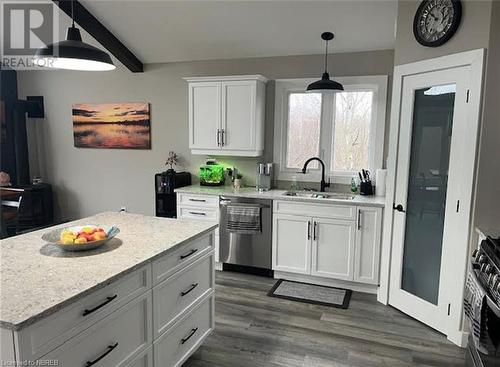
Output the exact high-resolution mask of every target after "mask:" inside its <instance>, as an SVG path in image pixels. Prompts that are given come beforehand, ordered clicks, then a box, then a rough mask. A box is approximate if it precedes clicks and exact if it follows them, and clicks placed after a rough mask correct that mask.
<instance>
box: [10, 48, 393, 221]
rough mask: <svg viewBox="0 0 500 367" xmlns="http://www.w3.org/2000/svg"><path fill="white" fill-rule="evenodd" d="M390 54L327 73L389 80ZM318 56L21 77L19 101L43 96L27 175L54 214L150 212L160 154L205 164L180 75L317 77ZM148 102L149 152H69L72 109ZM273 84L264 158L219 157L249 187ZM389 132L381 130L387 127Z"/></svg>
mask: <svg viewBox="0 0 500 367" xmlns="http://www.w3.org/2000/svg"><path fill="white" fill-rule="evenodd" d="M393 59H394V54H393V51H392V50H386V51H373V52H362V53H345V54H335V55H334V57H333V60H332V62H331V65H332V66H331V73H332V74H333V75H339V76H349V75H391V74H392V69H393ZM322 60H323V56H322V55H312V56H288V57H272V58H256V59H239V60H218V61H198V62H185V63H169V64H152V65H146V69H145V70H146V71H145V72H144V73H139V74H133V73H130V72H129V71H127V70H123V69H120V70H118V71H114V72H105V73H85V72H68V71H27V72H20V73H19V75H18V81H19V95H20V98H22V97H25V96H28V95H43V96H44V99H45V112H46V118H45V119H44V120H36V121H35V120H28V125H29V129H30V134H29V135H30V142H31V148H30V155H31V171H32V174H33V175H41V176H42V177H43V178H44V179H45V180H46V181H47V182H49V183H52V184H53V185H54V189H55V199H56V216H57V217H58V218H60V219H72V218H78V217H83V216H88V215H91V214H94V213H97V212H101V211H105V210H118V209H119V208H120V206H122V205H123V206H126V207H127V208H128V210H129V211H132V212H138V213H144V214H150V215H152V214H154V182H153V175H154V173H156V172H160V171H162V170H164V161H165V159H166V157H167V153H168V151H170V150H173V151H175V152H177V153H179V154H180V156H181V157H182V159H183V160H182V163H183V166H184V168H185V169H187V170H189V171H190V172H191V173H197V172H198V167H199V165H200V164H202V163H203V162H204V160H205V157H204V156H193V155H191V154H190V152H189V150H188V107H187V84H186V82H185V81H184V80H182V77H186V76H209V75H237V74H263V75H265V76H266V77H268V78H270V79H278V78H300V77H318V78H319V77H320V74H321V72H322V69H321V68H322ZM83 102H89V103H102V102H149V103H150V104H151V131H152V149H151V150H143V151H141V150H103V149H85V148H75V147H74V146H73V128H72V121H71V106H72V104H74V103H83ZM273 111H274V82H270V83H269V84H268V86H267V103H266V142H265V154H264V156H263V157H262V158H261V159H255V158H234V159H231V158H221V160H222V161H223V162H224V163H226V164H231V165H236V167H237V168H238V169H240V171H241V172H242V173H243V175H244V176H245V177H246V182H247V183H248V184H254V177H255V164H256V163H257V162H258V161H272V157H273V150H272V141H273V121H274V114H273ZM386 131H388V129H386Z"/></svg>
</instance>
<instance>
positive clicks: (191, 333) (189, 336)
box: [181, 328, 198, 344]
mask: <svg viewBox="0 0 500 367" xmlns="http://www.w3.org/2000/svg"><path fill="white" fill-rule="evenodd" d="M197 331H198V328H194V329H191V332H190V333H189V335H188V336H186V337H185V338H184V339H181V344H184V343H185V342H187V341H188V340H189V339H191V337H192V336H193V335H194V333H196V332H197Z"/></svg>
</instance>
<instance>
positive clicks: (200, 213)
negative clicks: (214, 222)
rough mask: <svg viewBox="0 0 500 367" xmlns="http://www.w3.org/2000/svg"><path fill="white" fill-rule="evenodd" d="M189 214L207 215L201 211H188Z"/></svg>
mask: <svg viewBox="0 0 500 367" xmlns="http://www.w3.org/2000/svg"><path fill="white" fill-rule="evenodd" d="M189 214H193V215H207V213H202V212H189Z"/></svg>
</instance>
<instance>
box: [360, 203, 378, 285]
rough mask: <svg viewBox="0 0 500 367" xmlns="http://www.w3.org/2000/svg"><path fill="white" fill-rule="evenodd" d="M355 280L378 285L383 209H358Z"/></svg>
mask: <svg viewBox="0 0 500 367" xmlns="http://www.w3.org/2000/svg"><path fill="white" fill-rule="evenodd" d="M357 213H358V222H357V231H356V249H355V256H354V258H355V260H354V280H355V281H357V282H362V283H369V284H377V283H378V272H379V264H380V233H381V228H382V209H381V208H369V207H363V208H362V207H358V211H357Z"/></svg>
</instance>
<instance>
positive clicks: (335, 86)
mask: <svg viewBox="0 0 500 367" xmlns="http://www.w3.org/2000/svg"><path fill="white" fill-rule="evenodd" d="M321 38H322V39H323V40H324V41H326V50H325V71H324V73H323V76H322V77H321V79H320V80H318V81H316V82H314V83H311V84H309V85H308V86H307V89H306V92H311V93H332V92H340V91H343V90H344V87H343V86H342V84H340V83H338V82H336V81H334V80H331V79H330V74H328V41H331V40H332V39H333V33H331V32H324V33H322V34H321Z"/></svg>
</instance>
